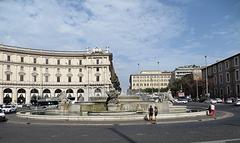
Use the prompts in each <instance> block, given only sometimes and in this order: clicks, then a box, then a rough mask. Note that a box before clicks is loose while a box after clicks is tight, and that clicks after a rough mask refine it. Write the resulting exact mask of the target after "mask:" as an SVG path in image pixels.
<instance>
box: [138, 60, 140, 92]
mask: <svg viewBox="0 0 240 143" xmlns="http://www.w3.org/2000/svg"><path fill="white" fill-rule="evenodd" d="M138 73H139V76H138V94H140V64H139V63H138Z"/></svg>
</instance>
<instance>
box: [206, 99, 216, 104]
mask: <svg viewBox="0 0 240 143" xmlns="http://www.w3.org/2000/svg"><path fill="white" fill-rule="evenodd" d="M204 102H205V103H211V104H216V103H217V100H216V99H207V100H205V101H204Z"/></svg>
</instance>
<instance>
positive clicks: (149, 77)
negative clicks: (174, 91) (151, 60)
mask: <svg viewBox="0 0 240 143" xmlns="http://www.w3.org/2000/svg"><path fill="white" fill-rule="evenodd" d="M170 78H171V72H161V71H142V72H140V73H139V74H132V75H130V80H129V81H130V90H136V89H146V88H157V89H161V88H166V87H167V86H168V84H169V80H170Z"/></svg>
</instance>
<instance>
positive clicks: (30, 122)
mask: <svg viewBox="0 0 240 143" xmlns="http://www.w3.org/2000/svg"><path fill="white" fill-rule="evenodd" d="M218 112H220V113H222V114H223V115H222V116H220V117H217V118H202V117H206V116H205V114H204V116H192V117H199V118H198V119H189V118H186V117H177V118H165V119H184V118H186V120H180V121H179V120H175V121H161V119H160V118H157V119H158V122H157V123H156V124H177V123H190V122H206V121H215V120H221V119H225V118H229V117H232V116H234V114H233V113H230V112H225V111H218ZM178 114H186V113H178ZM188 117H189V116H188ZM190 118H191V117H190ZM25 119H28V118H25ZM162 119H163V118H162ZM32 121H34V120H32ZM32 121H28V120H26V121H14V120H9V121H7V123H10V124H22V125H23V124H24V125H26V124H27V125H28V124H31V125H53V126H54V125H59V126H116V125H118V126H127V125H152V123H150V122H149V121H144V120H143V119H141V120H140V121H141V122H139V121H137V122H131V121H133V120H128V121H129V122H127V121H125V122H124V121H123V122H115V123H114V121H106V122H101V123H97V122H98V121H96V122H91V121H90V122H86V123H82V122H75V123H74V122H71V121H69V122H68V120H57V121H67V122H65V123H64V122H61V123H56V122H41V121H43V120H39V121H38V120H35V121H38V122H32ZM45 121H50V120H45ZM51 121H54V120H51Z"/></svg>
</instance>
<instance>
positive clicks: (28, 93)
mask: <svg viewBox="0 0 240 143" xmlns="http://www.w3.org/2000/svg"><path fill="white" fill-rule="evenodd" d="M25 90H26V103H25V104H30V100H31V96H30V89H29V88H26V89H25Z"/></svg>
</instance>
